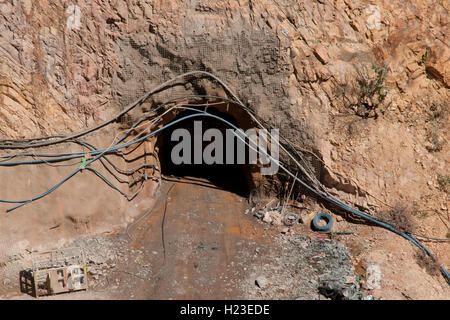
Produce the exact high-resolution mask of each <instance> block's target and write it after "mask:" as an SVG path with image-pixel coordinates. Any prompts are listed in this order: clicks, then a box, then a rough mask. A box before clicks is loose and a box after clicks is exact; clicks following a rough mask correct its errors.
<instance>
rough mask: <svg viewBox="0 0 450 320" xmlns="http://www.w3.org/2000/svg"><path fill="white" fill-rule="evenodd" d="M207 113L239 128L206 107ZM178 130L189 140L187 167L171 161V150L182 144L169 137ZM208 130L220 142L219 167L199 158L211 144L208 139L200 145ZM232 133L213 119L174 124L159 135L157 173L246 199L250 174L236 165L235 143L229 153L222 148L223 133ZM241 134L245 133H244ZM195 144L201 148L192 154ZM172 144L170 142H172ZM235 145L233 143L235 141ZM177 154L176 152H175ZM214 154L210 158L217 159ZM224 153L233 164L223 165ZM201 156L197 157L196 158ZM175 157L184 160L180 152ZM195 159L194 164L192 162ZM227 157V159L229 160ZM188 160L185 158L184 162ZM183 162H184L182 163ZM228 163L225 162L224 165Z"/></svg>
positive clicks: (184, 113) (244, 166) (231, 119)
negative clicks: (215, 132)
mask: <svg viewBox="0 0 450 320" xmlns="http://www.w3.org/2000/svg"><path fill="white" fill-rule="evenodd" d="M207 112H208V113H211V114H214V115H216V116H219V117H221V118H223V119H225V120H226V121H228V122H230V123H232V124H233V125H235V126H236V127H239V125H238V122H237V121H236V119H235V118H234V117H233V116H232V115H230V114H228V113H225V112H220V111H218V110H217V109H216V108H211V107H209V108H208V109H207ZM193 113H195V112H194V111H190V110H185V111H182V112H180V113H178V114H177V116H176V117H175V118H174V119H173V120H172V121H175V120H178V119H181V118H183V117H185V116H188V115H191V114H193ZM196 126H197V130H195V127H196ZM199 127H201V134H200V136H199V134H198V133H199V131H198V128H199ZM178 129H184V130H187V132H189V140H190V147H191V152H190V153H191V154H190V163H184V162H183V163H174V162H176V161H174V159H173V150H174V148H176V146H177V145H178V148H179V147H180V146H179V144H180V143H181V142H183V143H184V139H182V138H179V139H178V140H177V139H175V136H178V135H177V134H175V136H174V138H173V137H172V135H173V134H174V131H176V130H178ZM209 129H217V130H219V131H220V133H221V135H222V137H223V140H222V142H223V143H222V144H221V146H222V148H220V149H221V150H219V151H218V152H219V154H218V158H219V159H220V158H222V161H221V163H220V161H218V162H219V163H216V162H214V163H212V164H208V163H205V159H204V158H203V154H204V152H205V148H206V147H207V146H208V145H210V144H212V143H214V142H215V140H216V139H215V137H212V138H210V139H209V140H208V141H204V139H203V137H204V134H205V132H207V130H209ZM227 129H232V128H230V127H229V126H228V125H227V124H226V123H224V122H222V121H220V120H218V119H215V118H211V117H194V118H189V119H185V120H182V121H180V122H178V123H177V124H175V125H173V126H171V127H170V128H168V129H167V130H164V131H163V134H162V141H161V148H160V162H161V173H162V174H163V175H164V176H166V177H170V176H173V177H182V178H186V179H189V180H190V181H192V182H195V181H202V180H207V181H208V182H209V183H210V184H213V185H214V186H215V187H217V188H219V189H223V190H226V191H229V192H233V193H235V194H237V195H239V196H242V197H247V196H248V194H249V190H250V189H251V187H250V186H249V181H250V180H251V177H250V173H249V165H248V164H247V162H245V164H239V163H237V162H238V161H236V158H237V154H238V152H239V151H238V150H237V148H238V145H237V143H234V144H233V150H231V151H230V149H229V146H228V147H227V144H226V136H227V133H226V130H227ZM244 130H245V129H244ZM196 139H197V143H198V142H199V141H201V142H200V145H201V150H200V152H199V149H196V150H194V149H195V148H194V143H196V141H195V140H196ZM172 140H174V141H172ZM235 142H236V141H235ZM176 150H179V149H176ZM216 152H217V150H214V151H212V152H211V154H212V155H213V156H216V155H217V153H216ZM220 152H222V156H220ZM227 152H228V153H232V154H233V155H234V160H235V161H233V163H227V161H226V159H227V156H228V154H227ZM200 153H201V154H200ZM175 154H180V155H182V156H185V154H184V150H183V151H180V152H175ZM196 157H197V162H196V161H195V160H196ZM199 157H201V163H200V164H199V163H198V159H199ZM229 157H231V155H230V156H229ZM187 158H189V157H188V156H187V155H186V158H184V159H187ZM186 162H187V161H186ZM228 162H229V161H228Z"/></svg>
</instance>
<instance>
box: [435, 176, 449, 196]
mask: <svg viewBox="0 0 450 320" xmlns="http://www.w3.org/2000/svg"><path fill="white" fill-rule="evenodd" d="M437 182H438V184H439V189H441V190H442V191H444V192H446V193H450V176H449V175H440V174H438V177H437Z"/></svg>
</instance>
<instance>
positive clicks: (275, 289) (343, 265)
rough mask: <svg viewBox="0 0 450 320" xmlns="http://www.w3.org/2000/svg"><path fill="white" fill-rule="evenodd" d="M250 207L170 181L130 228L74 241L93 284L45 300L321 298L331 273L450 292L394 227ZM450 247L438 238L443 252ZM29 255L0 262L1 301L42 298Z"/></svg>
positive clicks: (415, 291) (430, 292)
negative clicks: (297, 218) (294, 218)
mask: <svg viewBox="0 0 450 320" xmlns="http://www.w3.org/2000/svg"><path fill="white" fill-rule="evenodd" d="M249 209H250V207H249V205H248V202H247V199H245V198H242V197H240V196H238V195H236V194H233V193H231V192H228V191H224V190H219V189H217V188H215V187H214V186H211V185H209V183H208V181H206V180H201V181H197V182H195V183H193V182H192V181H188V180H182V182H173V181H166V182H164V183H163V185H162V188H161V190H160V192H159V196H158V201H157V203H156V204H155V206H154V207H153V208H152V209H151V210H148V211H147V212H144V213H143V215H142V216H141V217H139V218H137V219H136V220H135V222H134V223H133V224H130V225H128V228H126V229H122V230H118V231H117V232H116V233H115V234H112V235H109V236H88V237H82V238H80V239H77V240H75V241H74V242H73V243H70V244H67V245H68V246H69V245H70V246H73V245H76V246H81V247H83V248H84V251H85V254H86V257H87V264H88V278H89V290H88V291H86V292H76V293H71V294H61V295H57V296H49V297H41V298H40V299H51V300H53V299H308V300H312V299H325V297H324V296H323V295H321V294H319V291H318V287H319V283H320V281H323V280H327V279H341V281H342V283H345V282H346V283H351V282H355V279H360V282H359V283H360V284H361V287H360V288H359V290H360V291H361V292H364V294H365V295H371V296H373V297H374V298H375V299H449V298H450V290H449V288H448V286H447V284H446V283H445V281H444V279H443V278H442V276H441V275H440V274H434V275H431V274H429V271H427V270H426V269H425V268H424V267H421V266H420V265H419V264H418V262H417V259H415V258H414V257H415V254H416V249H415V248H413V247H412V245H411V244H410V243H409V242H407V241H406V240H403V239H401V238H399V237H398V236H396V235H394V234H392V233H389V232H388V231H385V230H382V229H380V228H375V227H370V226H365V225H362V224H354V223H350V222H347V221H345V220H343V219H339V218H338V219H337V220H336V224H335V227H334V229H333V230H334V231H335V232H339V231H341V232H344V231H345V232H352V233H353V234H350V235H336V236H334V238H333V239H328V238H327V236H324V235H321V236H320V235H318V234H317V233H314V232H312V231H311V230H310V227H309V223H308V219H309V218H311V217H312V214H310V215H308V214H307V213H306V214H304V215H303V221H304V223H303V224H297V225H295V226H293V227H290V228H287V227H285V226H276V225H271V224H267V223H265V222H263V221H261V220H258V219H257V218H256V217H255V216H253V215H252V213H251V210H249ZM312 212H315V209H314V208H311V213H312ZM335 218H336V216H335ZM445 246H446V245H441V247H439V246H438V245H436V246H433V249H435V248H441V251H439V250H435V251H434V252H435V253H436V254H437V255H438V256H440V257H443V258H444V259H445V258H446V253H445ZM447 259H448V257H447ZM27 263H29V261H28V262H27V256H26V255H25V254H24V255H23V256H22V257H17V259H16V260H12V261H10V262H8V263H7V264H5V265H4V266H2V268H0V272H1V279H2V282H0V294H1V295H0V298H1V299H35V298H33V297H31V296H29V295H26V294H21V293H20V290H19V284H18V283H17V282H18V281H17V279H18V272H19V271H20V269H22V268H25V267H27ZM442 263H444V265H445V264H447V265H448V260H443V261H442ZM369 265H377V266H378V267H379V268H380V270H381V273H382V280H381V286H380V288H379V289H373V290H368V289H367V286H366V285H365V277H366V271H367V268H368V266H369ZM28 267H29V265H28Z"/></svg>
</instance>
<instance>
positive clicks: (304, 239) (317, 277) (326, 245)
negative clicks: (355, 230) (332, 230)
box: [242, 235, 363, 300]
mask: <svg viewBox="0 0 450 320" xmlns="http://www.w3.org/2000/svg"><path fill="white" fill-rule="evenodd" d="M275 242H276V243H277V248H279V250H278V251H276V252H267V255H264V256H261V257H260V259H261V266H253V267H252V268H251V270H249V280H247V281H245V282H243V284H242V287H243V289H244V291H246V292H248V296H244V297H242V298H245V299H300V300H318V299H320V294H322V295H324V296H325V297H327V298H331V299H340V298H342V299H344V298H345V299H350V300H360V299H362V298H363V295H362V294H356V293H361V292H360V291H359V290H360V288H359V287H358V288H357V284H356V283H351V284H349V283H348V281H349V279H357V277H358V276H357V275H356V274H355V270H354V267H353V265H352V262H351V261H350V258H351V256H350V253H349V252H348V249H347V248H346V247H345V246H343V245H342V244H340V243H338V242H336V241H333V240H329V239H326V240H318V241H317V240H312V239H311V238H310V237H308V236H304V235H281V236H277V237H276V238H275ZM260 276H263V277H264V278H265V279H266V280H267V284H265V285H264V286H260V285H258V286H256V285H255V280H256V281H258V279H259V278H258V277H260ZM327 283H333V290H332V291H333V292H332V293H330V292H328V291H330V290H328V289H327V290H325V291H326V292H324V288H327V285H326V284H327ZM350 287H352V288H353V287H354V292H353V291H352V292H353V294H349V293H345V292H344V291H345V289H346V288H350ZM322 299H323V297H322Z"/></svg>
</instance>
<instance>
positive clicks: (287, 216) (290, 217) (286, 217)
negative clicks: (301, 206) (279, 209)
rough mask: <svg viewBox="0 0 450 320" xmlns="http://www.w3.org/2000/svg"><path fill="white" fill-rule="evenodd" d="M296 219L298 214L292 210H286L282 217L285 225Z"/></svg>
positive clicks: (290, 224) (292, 223)
mask: <svg viewBox="0 0 450 320" xmlns="http://www.w3.org/2000/svg"><path fill="white" fill-rule="evenodd" d="M298 219H299V217H298V214H296V213H294V212H288V213H286V214H285V215H284V217H283V223H284V224H285V225H287V226H293V225H295V224H296V223H297V222H298ZM291 220H292V222H291Z"/></svg>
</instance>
